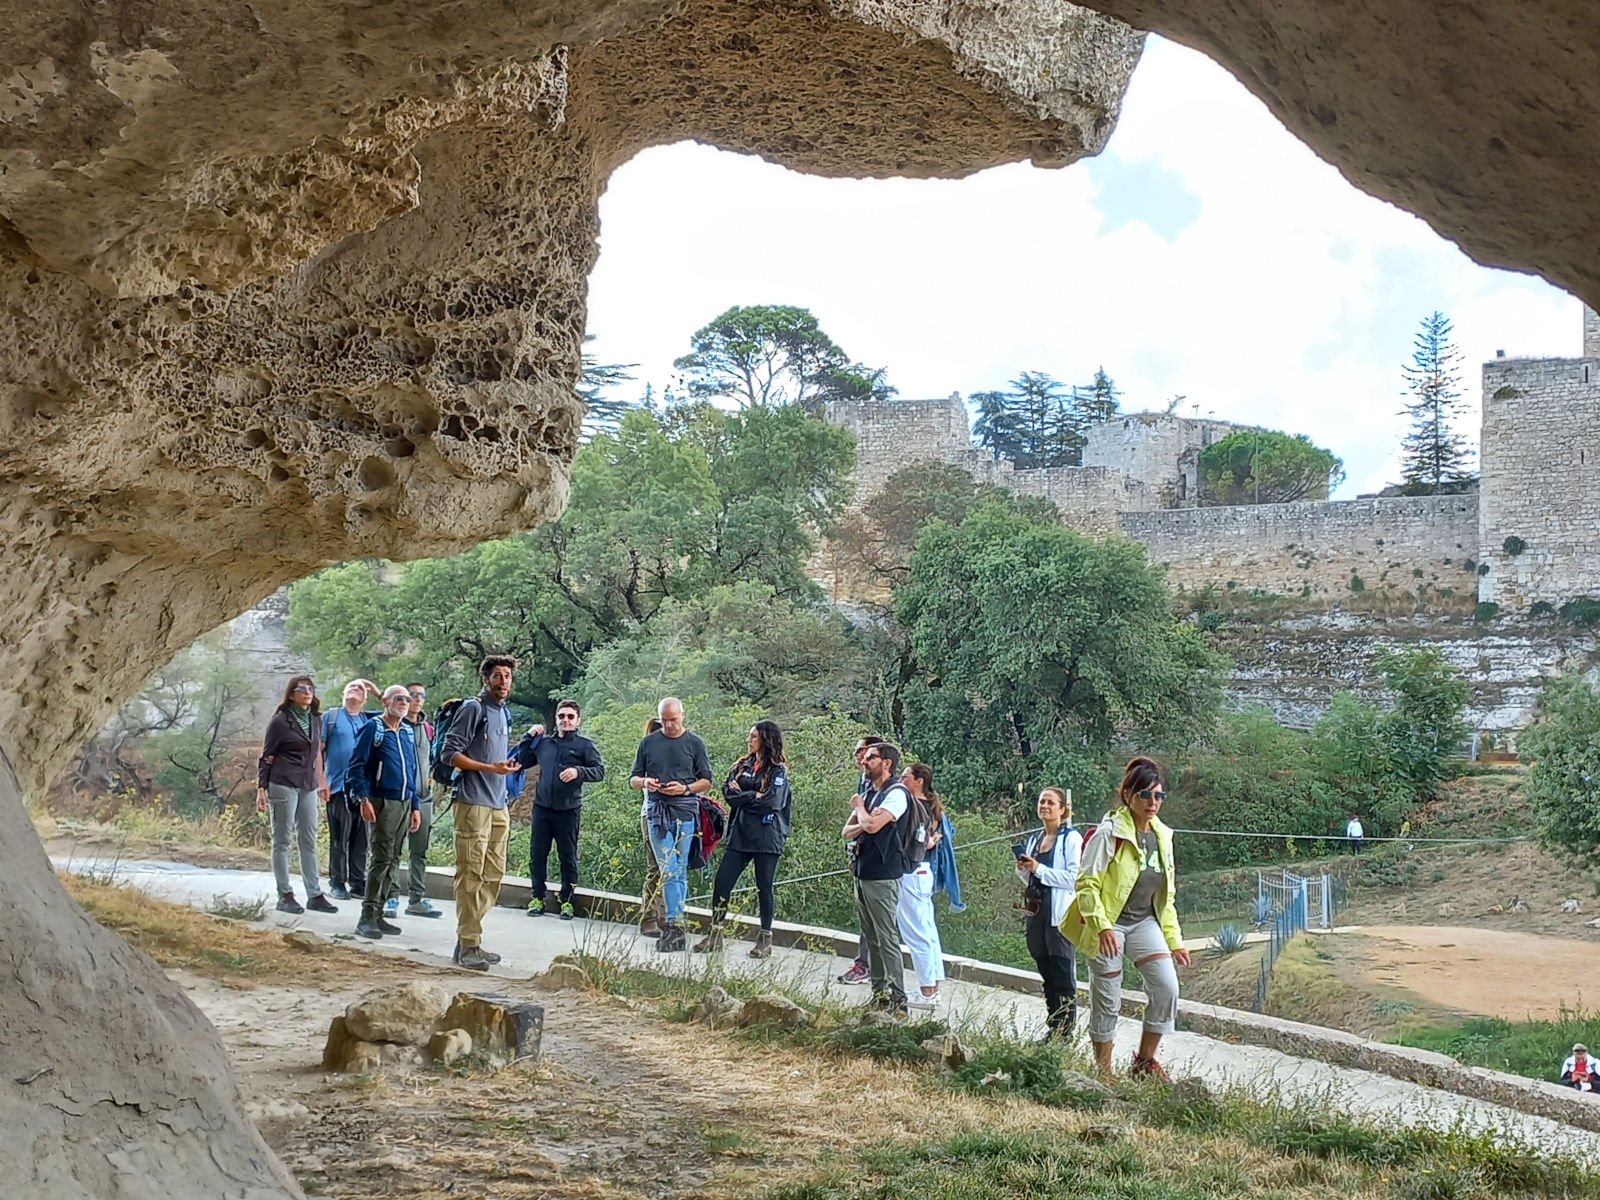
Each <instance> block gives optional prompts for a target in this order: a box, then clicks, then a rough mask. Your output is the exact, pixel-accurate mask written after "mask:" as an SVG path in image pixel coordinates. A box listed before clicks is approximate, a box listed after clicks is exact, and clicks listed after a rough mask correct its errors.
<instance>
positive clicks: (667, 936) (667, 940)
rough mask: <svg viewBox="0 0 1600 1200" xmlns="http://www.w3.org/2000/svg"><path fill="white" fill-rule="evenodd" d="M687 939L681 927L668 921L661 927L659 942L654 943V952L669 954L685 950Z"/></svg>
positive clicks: (687, 944)
mask: <svg viewBox="0 0 1600 1200" xmlns="http://www.w3.org/2000/svg"><path fill="white" fill-rule="evenodd" d="M688 946H689V939H688V938H687V937H686V936H685V935H684V932H683V927H682V926H679V925H674V924H673V923H672V922H671V921H668V922H667V923H666V924H665V925H663V926H662V927H661V940H660V941H658V942H657V943H656V950H657V952H658V953H661V954H670V953H672V952H673V951H674V950H686V949H688Z"/></svg>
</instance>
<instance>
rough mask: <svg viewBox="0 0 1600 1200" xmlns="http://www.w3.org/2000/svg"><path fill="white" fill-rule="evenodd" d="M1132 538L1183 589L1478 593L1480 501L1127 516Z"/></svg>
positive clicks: (1321, 595)
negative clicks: (1474, 567)
mask: <svg viewBox="0 0 1600 1200" xmlns="http://www.w3.org/2000/svg"><path fill="white" fill-rule="evenodd" d="M1119 527H1120V529H1121V532H1122V533H1123V535H1124V536H1126V537H1130V538H1133V539H1134V540H1136V541H1139V542H1143V543H1144V545H1145V546H1146V547H1147V548H1148V550H1149V554H1150V560H1151V561H1152V562H1158V563H1165V564H1167V575H1168V579H1169V580H1170V581H1171V582H1172V584H1173V585H1174V586H1178V585H1182V586H1183V587H1186V588H1191V589H1193V588H1199V587H1204V586H1205V585H1207V584H1215V585H1217V586H1218V587H1223V588H1226V587H1228V586H1229V584H1230V583H1231V584H1232V585H1233V586H1234V588H1235V589H1236V590H1241V591H1248V590H1250V589H1259V590H1260V591H1264V592H1271V593H1274V594H1276V595H1285V596H1299V597H1303V598H1306V599H1322V600H1329V599H1339V598H1341V597H1348V596H1349V595H1350V594H1351V593H1352V592H1353V591H1355V590H1357V588H1356V587H1353V586H1352V579H1358V580H1360V584H1359V590H1362V591H1365V590H1368V589H1376V588H1383V589H1386V590H1394V591H1410V592H1413V593H1416V592H1417V591H1418V590H1419V589H1420V586H1421V585H1422V584H1427V585H1428V587H1429V588H1431V589H1435V590H1437V589H1439V588H1450V589H1453V590H1454V591H1456V592H1462V591H1466V590H1468V589H1470V588H1471V587H1472V583H1473V575H1472V574H1471V572H1470V569H1469V568H1468V566H1467V561H1468V560H1469V559H1473V558H1475V557H1476V555H1477V547H1478V498H1477V497H1476V496H1474V495H1472V494H1470V493H1469V494H1467V495H1463V496H1395V497H1382V498H1374V499H1367V500H1337V501H1301V502H1299V503H1295V504H1260V505H1239V506H1234V507H1226V508H1187V509H1170V510H1166V511H1155V512H1124V513H1122V514H1121V517H1120V519H1119Z"/></svg>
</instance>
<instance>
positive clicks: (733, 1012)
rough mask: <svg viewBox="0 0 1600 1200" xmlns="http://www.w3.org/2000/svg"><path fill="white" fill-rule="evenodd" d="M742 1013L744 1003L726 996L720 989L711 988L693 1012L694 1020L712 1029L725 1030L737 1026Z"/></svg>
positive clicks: (723, 990)
mask: <svg viewBox="0 0 1600 1200" xmlns="http://www.w3.org/2000/svg"><path fill="white" fill-rule="evenodd" d="M743 1012H744V1001H742V1000H739V999H736V998H735V997H733V996H730V995H728V993H727V991H726V990H725V989H723V988H721V987H717V986H712V987H709V988H707V989H706V994H705V995H704V996H701V997H700V1005H699V1007H698V1008H696V1009H695V1010H694V1019H695V1020H696V1021H698V1022H700V1023H701V1024H702V1025H706V1026H709V1027H710V1028H712V1029H727V1028H730V1027H732V1026H736V1025H738V1024H739V1018H740V1016H741V1015H742V1014H743Z"/></svg>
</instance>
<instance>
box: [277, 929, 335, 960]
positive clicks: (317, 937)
mask: <svg viewBox="0 0 1600 1200" xmlns="http://www.w3.org/2000/svg"><path fill="white" fill-rule="evenodd" d="M283 944H284V945H285V946H288V947H289V948H290V949H291V950H304V951H305V952H306V953H307V954H315V953H316V952H317V951H319V950H321V949H323V948H324V947H325V946H327V945H328V944H329V942H328V939H327V938H325V937H323V936H322V935H321V934H320V933H312V932H311V930H309V929H291V930H289V932H288V933H286V934H284V935H283Z"/></svg>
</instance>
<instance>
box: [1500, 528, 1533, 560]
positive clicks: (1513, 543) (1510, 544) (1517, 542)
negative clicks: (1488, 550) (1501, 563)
mask: <svg viewBox="0 0 1600 1200" xmlns="http://www.w3.org/2000/svg"><path fill="white" fill-rule="evenodd" d="M1500 548H1501V549H1502V550H1504V551H1505V552H1506V553H1507V554H1509V555H1510V556H1511V557H1512V558H1515V557H1516V556H1517V555H1519V554H1521V553H1522V552H1523V551H1524V550H1526V549H1527V548H1528V543H1527V542H1525V541H1523V540H1522V539H1521V538H1519V537H1518V536H1517V535H1516V534H1512V535H1511V536H1510V537H1508V538H1507V539H1506V540H1505V541H1504V542H1502V543H1501V544H1500Z"/></svg>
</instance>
